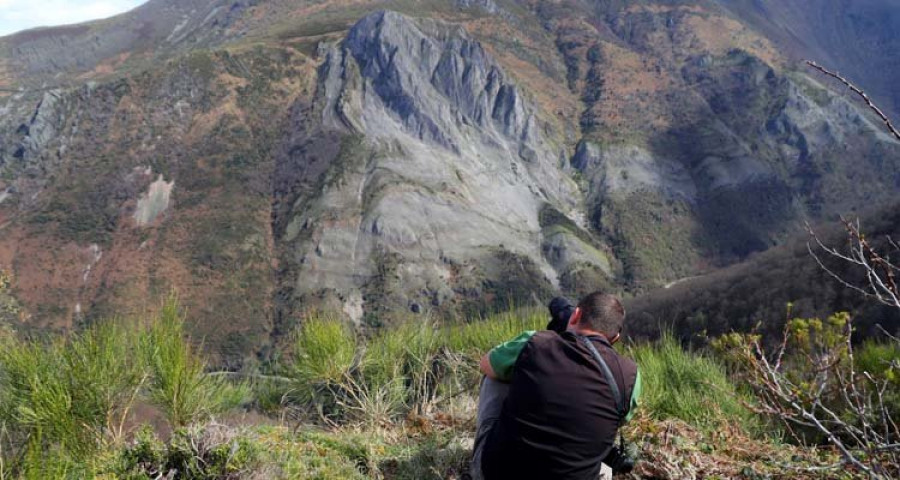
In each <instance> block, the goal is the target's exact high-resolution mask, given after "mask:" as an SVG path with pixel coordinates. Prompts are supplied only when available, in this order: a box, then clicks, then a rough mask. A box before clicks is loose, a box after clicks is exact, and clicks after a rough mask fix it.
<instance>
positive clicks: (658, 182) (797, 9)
mask: <svg viewBox="0 0 900 480" xmlns="http://www.w3.org/2000/svg"><path fill="white" fill-rule="evenodd" d="M832 3H834V4H835V8H834V9H825V8H818V7H816V6H814V5H812V4H810V3H809V2H804V1H800V0H790V1H785V2H778V3H776V2H765V1H761V2H743V1H739V0H732V1H726V0H721V1H708V0H698V1H664V0H655V1H651V0H647V1H624V0H617V1H613V0H610V1H593V2H587V1H560V2H535V1H527V0H521V1H495V0H480V1H476V0H459V1H457V2H455V3H454V2H438V1H417V2H408V1H381V2H357V1H328V2H308V1H289V0H266V1H262V0H238V1H234V0H232V1H224V0H217V1H212V2H208V1H203V2H201V1H174V0H151V1H149V2H148V3H146V4H145V5H143V6H141V7H139V8H137V9H135V10H133V11H131V12H128V13H125V14H122V15H120V16H117V17H113V18H111V19H107V20H102V21H97V22H91V23H87V24H82V25H75V26H67V27H58V28H49V29H37V30H31V31H26V32H21V33H18V34H15V35H12V36H9V37H4V38H2V39H0V95H2V97H0V112H2V115H0V269H4V270H5V271H9V272H10V274H11V275H10V277H11V282H10V287H9V291H10V292H11V293H12V296H13V297H14V299H15V301H16V302H17V303H16V305H18V306H19V307H17V308H20V309H21V313H20V314H19V315H18V318H17V319H16V320H15V321H14V323H15V324H16V327H17V328H19V329H24V330H29V329H41V330H43V329H55V328H72V327H75V326H77V325H79V324H81V323H83V322H89V321H91V320H92V319H95V318H100V317H104V316H109V315H113V314H124V315H127V314H132V313H139V312H141V311H143V310H145V309H147V308H151V307H152V306H153V305H155V304H156V299H157V298H159V297H160V296H162V295H165V294H167V293H168V292H170V291H171V290H173V289H174V290H176V291H177V292H178V293H179V295H180V296H181V299H182V302H183V303H184V304H185V305H186V306H187V307H188V309H189V311H190V315H191V318H192V319H194V326H193V328H194V329H195V333H197V334H198V335H199V336H202V337H204V338H205V339H206V342H207V343H208V344H209V345H211V346H213V347H214V348H215V349H216V350H217V351H218V352H220V353H221V354H222V358H223V360H224V361H228V362H234V363H235V364H239V363H240V362H242V361H244V360H246V359H248V358H250V356H252V354H253V353H259V352H262V351H264V350H265V349H266V348H269V346H271V345H273V344H275V343H277V341H278V339H279V338H282V337H283V335H284V334H285V333H286V332H288V331H289V330H290V329H291V328H292V326H293V325H294V324H296V323H297V322H298V321H300V319H302V317H303V316H304V315H305V314H306V313H307V312H309V311H312V310H316V309H325V310H336V311H342V312H344V313H345V314H346V315H347V316H349V317H350V318H352V319H354V320H355V321H356V322H358V323H359V324H361V325H366V326H372V327H374V326H378V325H379V324H380V323H382V322H384V321H386V319H391V318H397V317H398V316H406V315H413V316H415V315H434V316H448V317H452V316H455V315H458V314H461V313H468V314H471V313H477V312H487V311H491V310H496V309H502V308H508V307H509V306H510V305H511V304H518V303H523V302H529V303H530V302H532V301H540V302H543V301H545V300H546V298H547V297H548V296H550V295H552V294H553V293H555V292H557V291H562V292H564V293H567V294H570V295H578V294H580V293H583V292H585V291H587V290H591V289H595V288H598V287H603V288H609V289H616V290H620V291H631V292H641V291H645V290H647V289H650V288H653V287H654V286H660V285H663V284H665V283H668V282H671V281H674V280H677V279H679V278H682V277H687V276H692V275H696V274H700V273H705V272H709V271H712V270H715V269H717V268H720V267H723V266H726V265H729V264H731V263H734V262H736V261H740V260H742V259H744V258H746V257H747V256H748V255H752V254H754V253H755V252H760V251H764V250H766V249H769V248H771V247H772V246H776V245H779V244H782V243H784V242H785V240H786V239H787V238H789V237H790V236H791V234H792V233H795V232H796V231H797V228H798V225H800V224H801V222H802V221H803V220H810V221H813V222H816V221H819V220H825V219H828V218H831V217H833V216H834V215H835V214H836V213H843V212H851V211H855V210H857V209H861V208H868V207H870V206H873V205H876V206H877V205H880V204H882V203H884V202H886V201H888V200H889V199H891V198H892V197H894V196H895V195H896V193H897V190H898V188H900V164H898V161H900V143H898V142H896V141H895V140H893V139H892V138H891V137H889V136H888V135H886V134H885V133H884V132H883V131H882V130H881V128H880V126H879V124H878V121H877V119H874V118H873V117H872V115H871V114H870V113H869V112H868V111H867V110H865V109H864V108H863V107H861V106H860V105H859V104H858V103H856V102H855V99H853V98H852V97H849V96H848V95H846V93H845V92H843V91H842V90H840V89H838V88H836V87H835V86H834V85H831V84H829V83H828V82H826V80H825V79H823V78H821V77H816V76H815V74H814V73H813V72H810V71H809V70H807V69H806V68H805V67H804V66H803V64H802V62H801V61H800V60H802V58H805V57H807V56H812V57H815V58H816V59H820V60H821V61H822V62H823V63H825V64H827V65H828V66H833V67H834V68H841V69H842V71H844V72H845V73H847V74H848V75H850V77H851V78H853V79H854V81H857V82H859V83H860V84H861V86H863V87H864V88H869V85H871V92H872V94H873V96H874V97H875V99H876V101H878V102H880V103H882V104H884V105H887V106H888V107H887V108H896V105H897V99H896V98H894V97H892V96H893V95H896V92H895V91H894V90H893V89H891V88H890V85H891V84H892V83H893V82H895V81H896V80H897V78H898V70H897V68H896V66H897V62H898V56H897V54H896V53H894V52H896V50H895V49H893V50H892V49H891V48H890V46H891V45H895V44H896V42H897V41H898V40H897V38H898V36H900V35H898V34H897V31H898V30H897V28H895V26H896V21H897V16H896V15H895V14H894V13H893V11H894V10H891V9H890V7H891V6H892V5H893V3H894V2H893V1H892V0H880V1H875V0H867V1H866V2H861V3H860V4H859V5H856V4H854V5H850V4H849V3H848V2H837V1H835V2H832ZM816 5H818V4H816ZM838 7H840V8H838ZM810 10H812V11H815V12H816V14H817V15H819V16H818V17H815V18H814V19H805V18H804V19H802V21H801V18H800V17H802V15H801V13H802V12H806V11H810ZM838 27H840V28H838ZM798 37H799V38H802V40H803V41H802V42H799V41H797V39H798ZM858 50H862V51H864V53H862V54H860V53H858ZM854 52H857V53H854ZM826 54H827V55H826ZM851 68H855V69H856V70H855V71H853V72H852V73H851V72H849V71H846V69H851ZM890 105H893V107H890Z"/></svg>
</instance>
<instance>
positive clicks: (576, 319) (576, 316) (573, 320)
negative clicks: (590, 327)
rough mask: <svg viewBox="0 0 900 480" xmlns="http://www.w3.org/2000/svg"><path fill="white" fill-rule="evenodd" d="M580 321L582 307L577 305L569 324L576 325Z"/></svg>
mask: <svg viewBox="0 0 900 480" xmlns="http://www.w3.org/2000/svg"><path fill="white" fill-rule="evenodd" d="M580 321H581V309H580V308H577V307H576V308H575V311H574V312H572V316H571V317H569V326H570V327H574V326H575V325H578V322H580Z"/></svg>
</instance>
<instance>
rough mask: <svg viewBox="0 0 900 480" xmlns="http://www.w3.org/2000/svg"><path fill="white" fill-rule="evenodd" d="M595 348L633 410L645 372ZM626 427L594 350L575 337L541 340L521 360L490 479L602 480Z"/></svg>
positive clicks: (542, 335) (490, 457)
mask: <svg viewBox="0 0 900 480" xmlns="http://www.w3.org/2000/svg"><path fill="white" fill-rule="evenodd" d="M590 340H591V342H592V343H593V345H594V346H595V347H596V348H597V350H598V351H599V352H600V354H601V355H602V356H603V358H604V360H606V363H607V364H608V365H609V368H610V370H611V371H612V373H613V376H614V378H615V379H616V383H617V384H618V387H619V389H620V391H621V392H622V393H623V394H624V398H625V399H626V401H625V407H626V408H629V402H628V400H627V399H630V398H632V392H633V389H634V385H635V382H636V377H637V366H636V365H635V364H634V362H632V361H631V360H629V359H627V358H624V357H621V356H619V355H618V354H616V353H615V352H614V351H613V350H612V348H611V347H610V346H609V344H608V343H606V341H605V340H604V339H602V338H600V337H590ZM618 425H619V418H618V414H617V412H616V401H615V399H614V398H613V395H612V391H611V389H610V387H609V385H608V384H607V382H606V379H605V377H604V375H603V373H602V370H601V367H600V365H599V364H598V363H597V361H596V360H595V359H594V357H593V356H592V355H591V353H590V351H589V350H588V348H587V347H586V346H584V345H582V344H581V343H580V342H578V340H577V338H576V337H575V335H574V334H572V333H570V332H565V333H562V334H556V333H554V332H549V331H543V332H538V333H536V334H534V335H533V336H532V337H531V338H530V340H528V342H527V343H526V344H525V346H524V347H523V348H522V350H521V353H519V354H518V356H517V358H516V360H515V367H514V368H513V373H512V377H511V385H510V391H509V395H508V396H507V398H506V401H505V403H504V405H503V411H502V413H501V415H500V418H499V420H498V422H497V425H496V426H495V427H494V428H493V429H492V430H491V432H490V435H489V438H488V440H487V442H486V447H485V450H484V455H483V460H482V462H483V467H482V468H483V471H484V474H485V478H487V479H489V480H495V479H504V478H511V479H516V480H521V479H530V478H534V479H572V480H575V479H591V480H593V479H596V478H597V475H598V472H599V469H600V460H601V456H602V455H604V454H605V453H606V452H607V451H608V450H609V447H610V446H611V445H612V443H613V442H614V441H615V434H616V429H617V427H618Z"/></svg>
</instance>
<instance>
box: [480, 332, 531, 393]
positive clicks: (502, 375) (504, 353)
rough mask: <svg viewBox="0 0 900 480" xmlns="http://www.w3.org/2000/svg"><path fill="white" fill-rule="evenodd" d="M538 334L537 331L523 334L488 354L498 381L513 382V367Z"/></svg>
mask: <svg viewBox="0 0 900 480" xmlns="http://www.w3.org/2000/svg"><path fill="white" fill-rule="evenodd" d="M535 333H537V331H535V330H528V331H526V332H523V333H522V334H521V335H519V336H518V337H516V338H514V339H512V340H510V341H508V342H504V343H501V344H500V345H497V346H496V347H494V348H492V349H491V351H490V352H489V353H488V360H490V361H491V368H492V369H493V370H494V373H495V374H496V375H497V380H500V381H501V382H509V381H510V380H512V372H513V367H514V366H515V365H516V360H517V359H518V358H519V354H520V353H522V349H523V348H525V345H526V344H528V341H529V340H531V337H533V336H534V334H535Z"/></svg>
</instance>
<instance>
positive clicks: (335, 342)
mask: <svg viewBox="0 0 900 480" xmlns="http://www.w3.org/2000/svg"><path fill="white" fill-rule="evenodd" d="M356 348H357V342H356V335H355V334H354V333H353V330H351V328H350V326H349V325H347V324H346V323H344V322H342V321H341V320H340V319H339V318H337V317H334V316H327V315H317V316H313V317H310V318H308V319H307V320H305V321H304V322H303V324H302V325H301V326H300V328H299V330H298V331H297V334H296V339H295V343H294V352H293V353H294V357H293V365H292V366H291V370H292V373H293V374H294V375H295V376H296V378H297V380H298V381H299V382H301V383H340V382H342V381H343V380H344V377H345V376H346V374H347V373H348V372H349V371H350V370H351V368H353V366H354V363H355V361H356Z"/></svg>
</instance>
